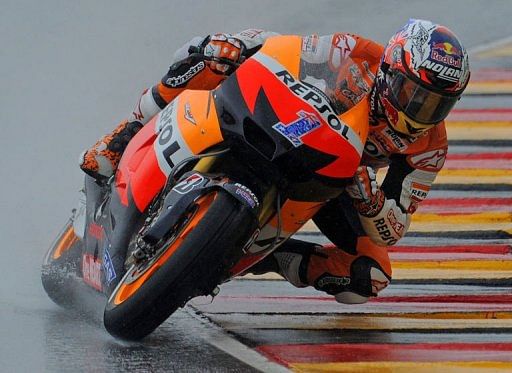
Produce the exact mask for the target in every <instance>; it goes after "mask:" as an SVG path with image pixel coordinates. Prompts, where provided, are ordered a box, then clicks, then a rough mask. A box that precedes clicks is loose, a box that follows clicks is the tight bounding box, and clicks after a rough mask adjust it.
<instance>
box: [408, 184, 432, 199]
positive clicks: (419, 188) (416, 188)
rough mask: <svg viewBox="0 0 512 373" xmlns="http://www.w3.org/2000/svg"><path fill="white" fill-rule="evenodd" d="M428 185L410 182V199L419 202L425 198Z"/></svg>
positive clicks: (428, 188)
mask: <svg viewBox="0 0 512 373" xmlns="http://www.w3.org/2000/svg"><path fill="white" fill-rule="evenodd" d="M429 190H430V187H429V186H428V185H424V184H420V183H415V182H413V183H411V199H412V200H414V201H415V202H421V201H423V200H424V199H425V198H427V194H428V191H429Z"/></svg>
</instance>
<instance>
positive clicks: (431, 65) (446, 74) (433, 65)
mask: <svg viewBox="0 0 512 373" xmlns="http://www.w3.org/2000/svg"><path fill="white" fill-rule="evenodd" d="M421 67H425V68H427V69H429V70H431V71H433V72H435V73H437V76H438V77H439V78H441V79H444V80H447V81H449V82H455V83H456V82H458V81H459V79H460V78H461V77H462V70H460V69H454V68H453V67H449V66H446V65H444V64H441V63H437V62H434V61H430V60H425V61H423V63H422V64H421Z"/></svg>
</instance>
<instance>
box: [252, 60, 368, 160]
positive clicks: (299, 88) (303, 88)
mask: <svg viewBox="0 0 512 373" xmlns="http://www.w3.org/2000/svg"><path fill="white" fill-rule="evenodd" d="M253 58H254V59H255V60H256V61H258V62H259V63H261V64H263V65H264V66H265V67H266V68H267V69H269V70H270V71H272V72H273V73H274V74H275V75H276V76H277V77H278V78H279V80H280V81H281V82H282V83H283V84H284V85H286V86H287V87H288V88H289V89H290V91H291V92H293V93H294V94H295V95H296V96H297V97H299V98H300V99H302V100H304V101H305V102H307V103H308V104H309V105H311V106H312V107H313V108H314V109H315V110H316V111H317V112H318V114H320V115H321V116H322V118H323V119H324V120H325V121H326V122H327V124H328V125H329V128H331V129H332V130H333V131H335V132H336V133H337V134H338V135H340V136H342V137H343V138H344V139H345V140H347V141H348V142H349V143H350V144H351V145H352V146H353V148H354V149H355V150H356V151H357V152H358V154H362V152H363V143H362V142H361V139H360V138H359V136H358V135H357V134H356V133H355V131H354V130H352V129H351V128H350V127H349V126H348V125H347V124H345V123H344V122H343V121H342V120H341V119H340V118H339V117H338V116H337V115H336V112H335V110H334V108H333V107H332V106H331V104H330V101H329V99H328V98H327V96H326V95H325V94H324V93H323V92H322V93H321V92H319V91H318V88H311V87H310V86H309V85H308V84H304V83H302V82H301V81H299V80H296V79H295V78H294V77H293V76H292V75H291V74H290V73H289V72H288V71H286V70H285V69H284V67H283V66H282V65H281V64H279V63H278V62H277V61H276V60H274V59H273V58H271V57H268V56H266V55H264V54H262V53H256V54H255V55H254V56H253Z"/></svg>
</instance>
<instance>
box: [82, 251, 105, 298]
mask: <svg viewBox="0 0 512 373" xmlns="http://www.w3.org/2000/svg"><path fill="white" fill-rule="evenodd" d="M82 277H83V279H84V282H85V283H86V284H88V285H90V286H92V287H93V288H95V289H96V290H99V291H101V262H100V261H97V260H96V259H95V258H94V255H91V254H84V255H83V257H82Z"/></svg>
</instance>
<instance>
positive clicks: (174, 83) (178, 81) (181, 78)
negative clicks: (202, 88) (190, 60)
mask: <svg viewBox="0 0 512 373" xmlns="http://www.w3.org/2000/svg"><path fill="white" fill-rule="evenodd" d="M204 67H205V64H204V61H201V62H199V63H197V64H196V65H194V66H192V67H191V68H190V69H188V70H187V71H186V72H185V73H184V74H183V75H178V76H173V77H172V78H168V79H167V80H166V81H165V84H166V85H168V86H169V87H179V86H182V85H183V84H185V83H186V82H188V81H189V80H190V79H192V78H193V77H194V76H195V75H197V73H198V72H200V71H201V70H203V69H204Z"/></svg>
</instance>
